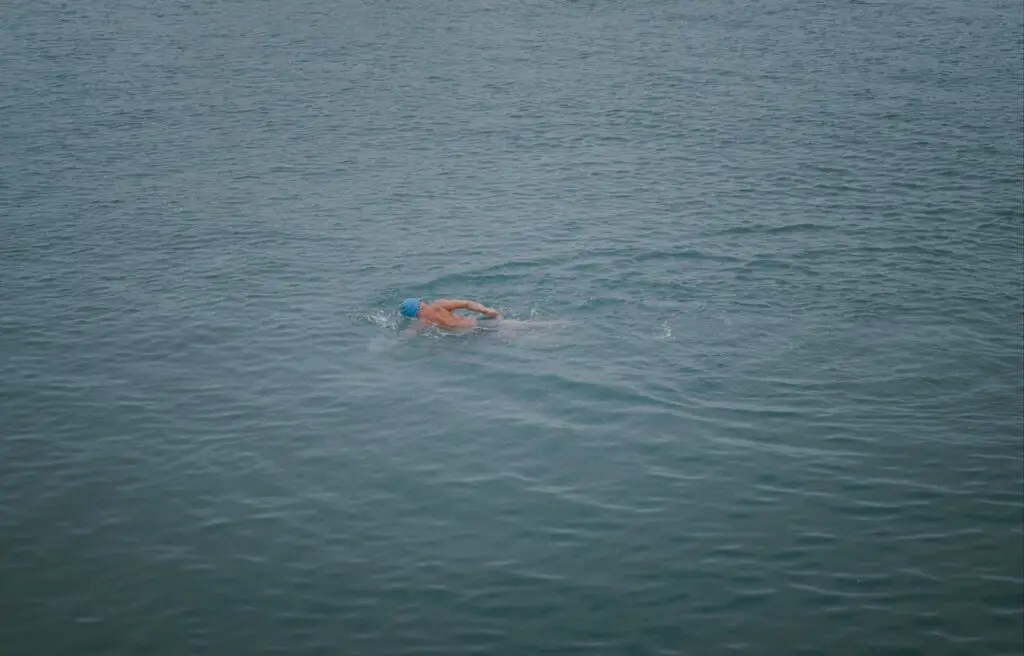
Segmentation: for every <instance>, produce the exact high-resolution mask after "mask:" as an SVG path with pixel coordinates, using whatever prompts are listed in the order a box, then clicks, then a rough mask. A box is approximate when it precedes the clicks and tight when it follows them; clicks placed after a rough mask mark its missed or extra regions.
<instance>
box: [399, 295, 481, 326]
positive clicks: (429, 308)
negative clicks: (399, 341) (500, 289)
mask: <svg viewBox="0 0 1024 656" xmlns="http://www.w3.org/2000/svg"><path fill="white" fill-rule="evenodd" d="M455 310H468V311H469V312H476V313H477V314H482V315H483V316H484V318H486V319H500V318H501V315H500V314H498V311H497V310H495V309H493V308H489V307H486V306H484V305H480V304H479V303H474V302H473V301H460V300H446V299H442V300H438V301H431V302H429V303H427V302H424V301H421V300H420V299H418V298H407V299H405V300H404V301H402V306H401V313H402V316H403V317H408V318H410V319H418V320H419V325H418V326H415V327H413V328H410V330H409V331H410V332H419V331H420V330H422V329H424V328H426V327H428V326H437V327H438V328H440V329H441V330H470V329H473V328H475V327H476V325H477V319H476V317H464V316H461V315H458V314H455Z"/></svg>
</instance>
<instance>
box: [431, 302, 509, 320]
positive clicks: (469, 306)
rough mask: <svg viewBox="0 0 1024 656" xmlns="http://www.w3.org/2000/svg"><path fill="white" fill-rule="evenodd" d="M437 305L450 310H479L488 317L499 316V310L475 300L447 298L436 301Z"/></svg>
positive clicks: (494, 317) (478, 311)
mask: <svg viewBox="0 0 1024 656" xmlns="http://www.w3.org/2000/svg"><path fill="white" fill-rule="evenodd" d="M436 305H440V306H441V307H443V308H444V309H446V310H448V311H449V312H450V311H452V310H469V311H470V312H477V313H479V314H482V315H484V316H485V317H487V318H488V319H496V318H498V316H499V315H498V311H497V310H495V309H493V308H489V307H486V306H483V305H480V304H479V303H474V302H473V301H460V300H445V301H436Z"/></svg>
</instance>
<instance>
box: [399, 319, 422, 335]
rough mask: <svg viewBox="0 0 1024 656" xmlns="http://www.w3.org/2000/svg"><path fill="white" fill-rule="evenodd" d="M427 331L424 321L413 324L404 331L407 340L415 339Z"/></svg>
mask: <svg viewBox="0 0 1024 656" xmlns="http://www.w3.org/2000/svg"><path fill="white" fill-rule="evenodd" d="M426 329H427V324H426V323H424V322H422V321H416V322H413V324H412V325H411V326H409V327H408V328H406V329H405V330H403V331H402V335H404V336H405V337H406V338H410V337H415V336H416V335H419V334H420V333H421V332H423V331H424V330H426Z"/></svg>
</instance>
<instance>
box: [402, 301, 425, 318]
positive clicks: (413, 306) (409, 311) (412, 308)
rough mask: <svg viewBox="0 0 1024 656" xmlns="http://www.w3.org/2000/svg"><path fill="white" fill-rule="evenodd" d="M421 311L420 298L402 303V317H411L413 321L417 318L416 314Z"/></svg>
mask: <svg viewBox="0 0 1024 656" xmlns="http://www.w3.org/2000/svg"><path fill="white" fill-rule="evenodd" d="M419 311H420V299H418V298H407V299H405V300H404V301H402V309H401V312H402V316H403V317H409V318H410V319H412V318H413V317H415V316H416V313H417V312H419Z"/></svg>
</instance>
